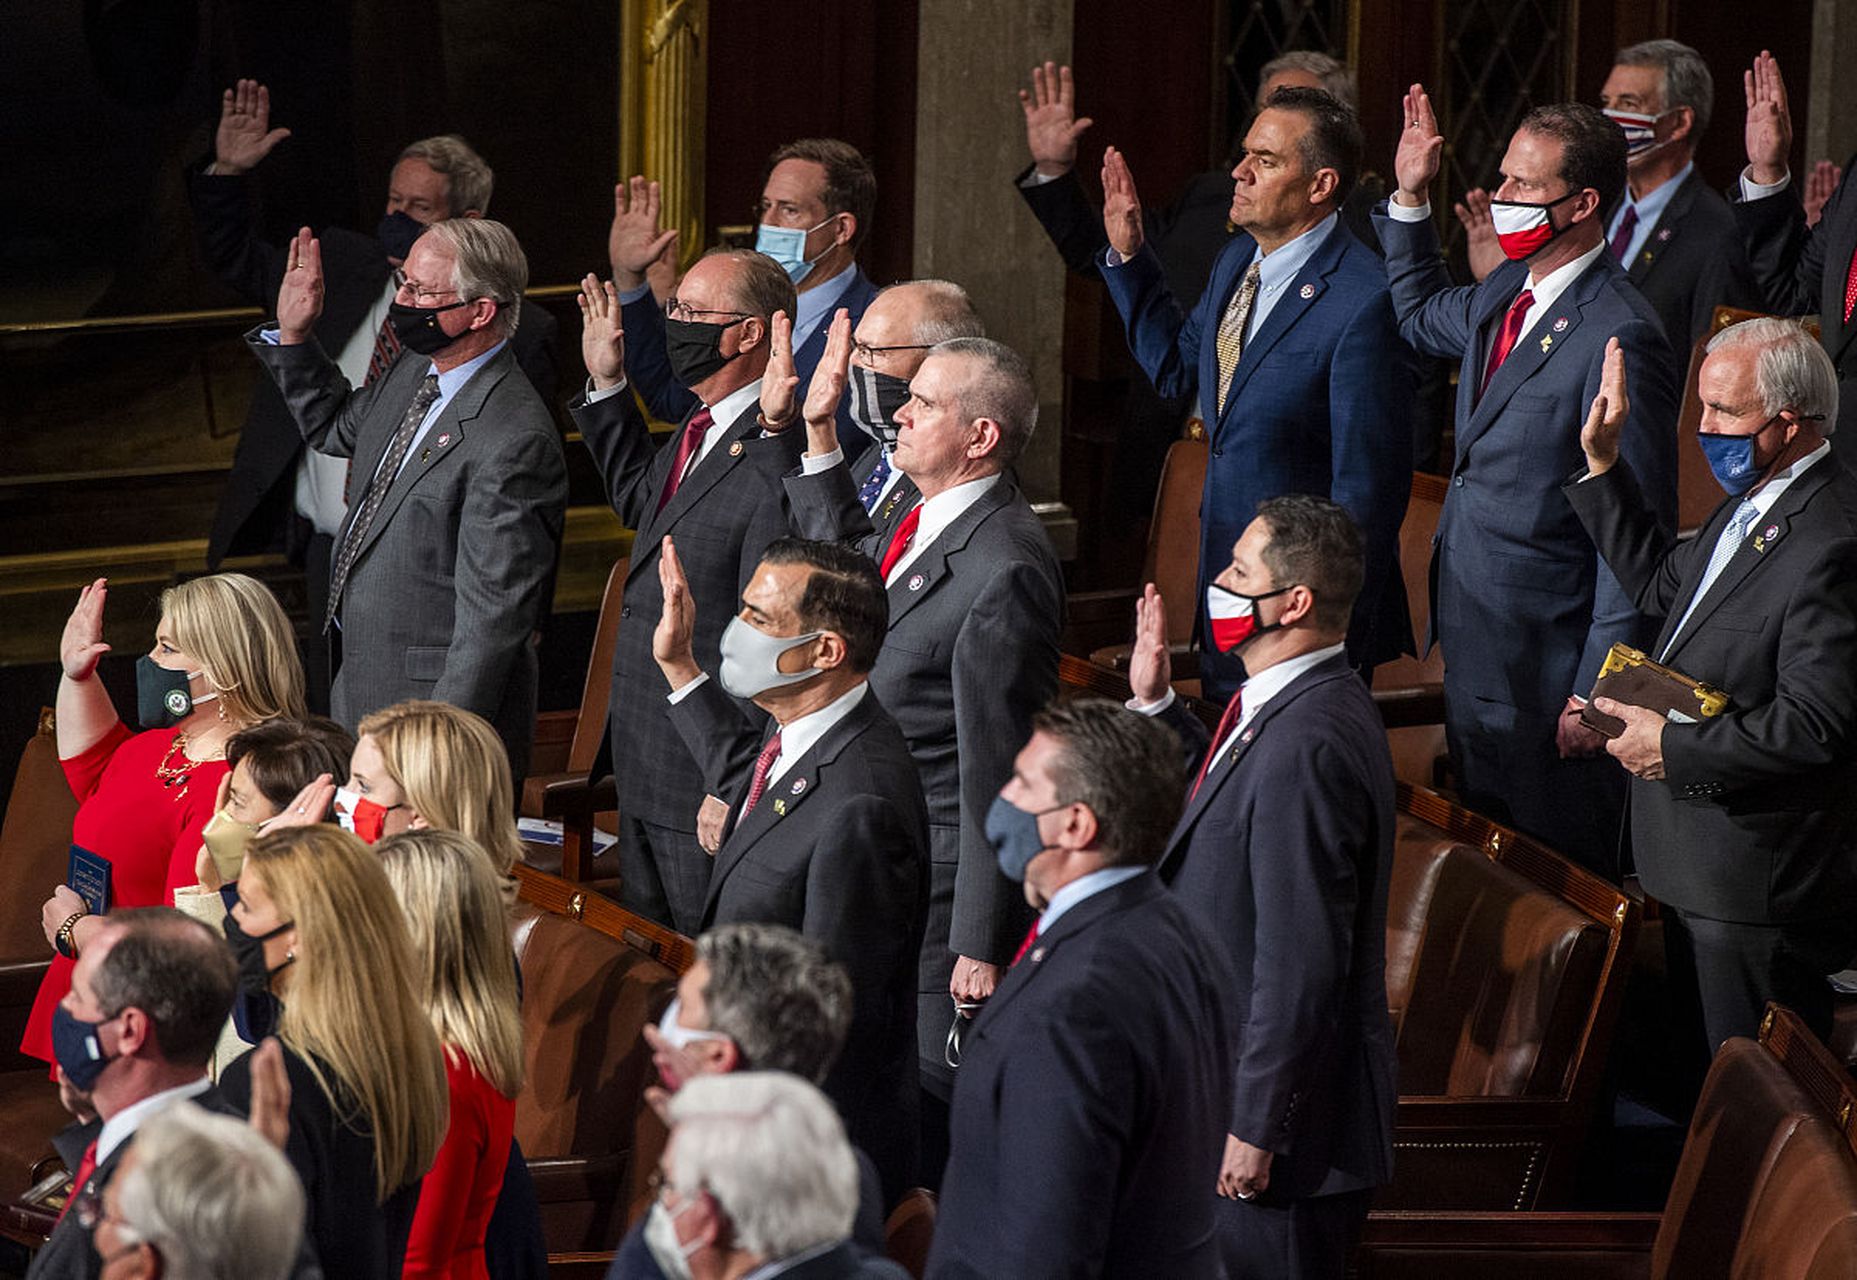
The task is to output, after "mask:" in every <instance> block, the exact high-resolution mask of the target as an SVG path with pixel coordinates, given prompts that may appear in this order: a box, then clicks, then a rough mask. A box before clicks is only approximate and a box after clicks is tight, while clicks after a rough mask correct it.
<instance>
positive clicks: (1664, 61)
mask: <svg viewBox="0 0 1857 1280" xmlns="http://www.w3.org/2000/svg"><path fill="white" fill-rule="evenodd" d="M1612 65H1613V66H1616V67H1656V68H1657V69H1658V70H1659V71H1662V72H1663V73H1664V90H1663V93H1664V110H1665V111H1674V110H1675V109H1676V108H1678V107H1688V108H1689V109H1690V112H1691V114H1693V115H1694V116H1695V123H1694V124H1692V125H1691V126H1690V130H1689V144H1690V146H1691V147H1694V146H1695V144H1696V139H1697V138H1699V137H1701V136H1702V131H1703V130H1704V129H1706V128H1708V127H1709V115H1710V113H1711V112H1713V111H1714V109H1715V77H1714V76H1712V75H1710V74H1709V64H1708V63H1706V62H1704V61H1703V60H1702V55H1701V54H1699V53H1697V52H1696V51H1695V50H1694V49H1692V48H1690V47H1689V46H1688V45H1686V44H1682V43H1680V42H1678V41H1676V40H1646V41H1644V42H1643V43H1642V44H1634V45H1632V46H1630V47H1629V48H1626V49H1620V50H1619V51H1618V56H1617V57H1615V58H1613V59H1612Z"/></svg>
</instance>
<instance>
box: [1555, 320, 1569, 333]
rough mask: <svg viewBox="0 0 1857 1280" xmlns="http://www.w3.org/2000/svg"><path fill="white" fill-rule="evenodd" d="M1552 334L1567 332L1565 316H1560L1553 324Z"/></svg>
mask: <svg viewBox="0 0 1857 1280" xmlns="http://www.w3.org/2000/svg"><path fill="white" fill-rule="evenodd" d="M1554 332H1555V333H1565V332H1567V317H1566V316H1561V317H1560V318H1559V319H1558V320H1556V321H1555V322H1554Z"/></svg>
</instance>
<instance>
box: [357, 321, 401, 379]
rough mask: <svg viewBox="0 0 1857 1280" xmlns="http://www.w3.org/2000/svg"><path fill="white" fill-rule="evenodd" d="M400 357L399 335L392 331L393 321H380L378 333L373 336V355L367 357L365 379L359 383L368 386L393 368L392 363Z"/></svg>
mask: <svg viewBox="0 0 1857 1280" xmlns="http://www.w3.org/2000/svg"><path fill="white" fill-rule="evenodd" d="M399 357H400V335H399V334H397V333H395V332H394V331H393V321H391V320H382V321H381V322H380V332H379V333H377V334H375V335H374V354H373V355H371V356H369V357H368V372H367V377H365V378H363V379H362V381H361V385H362V386H364V387H365V386H369V385H371V384H372V383H373V381H374V379H376V378H378V377H380V375H381V374H383V373H385V372H387V370H389V369H391V368H393V362H394V361H395V360H397V359H399Z"/></svg>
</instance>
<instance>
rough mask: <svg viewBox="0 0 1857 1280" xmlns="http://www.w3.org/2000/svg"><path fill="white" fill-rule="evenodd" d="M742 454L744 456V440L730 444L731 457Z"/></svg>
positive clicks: (737, 456)
mask: <svg viewBox="0 0 1857 1280" xmlns="http://www.w3.org/2000/svg"><path fill="white" fill-rule="evenodd" d="M741 456H742V442H741V441H739V440H737V441H736V442H735V443H734V444H732V445H730V446H729V457H731V458H739V457H741Z"/></svg>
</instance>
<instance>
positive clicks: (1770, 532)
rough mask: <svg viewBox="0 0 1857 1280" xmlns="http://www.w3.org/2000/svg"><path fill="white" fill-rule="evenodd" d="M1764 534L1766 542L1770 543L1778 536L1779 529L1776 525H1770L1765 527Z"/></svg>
mask: <svg viewBox="0 0 1857 1280" xmlns="http://www.w3.org/2000/svg"><path fill="white" fill-rule="evenodd" d="M1765 534H1766V539H1767V541H1768V542H1772V541H1774V540H1776V539H1777V538H1778V537H1779V536H1780V527H1779V526H1778V525H1777V524H1770V525H1768V526H1767V527H1766V530H1765Z"/></svg>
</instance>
